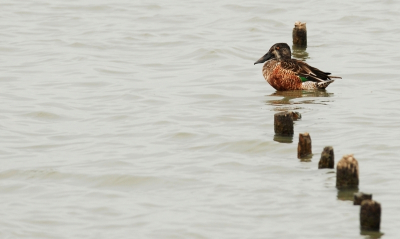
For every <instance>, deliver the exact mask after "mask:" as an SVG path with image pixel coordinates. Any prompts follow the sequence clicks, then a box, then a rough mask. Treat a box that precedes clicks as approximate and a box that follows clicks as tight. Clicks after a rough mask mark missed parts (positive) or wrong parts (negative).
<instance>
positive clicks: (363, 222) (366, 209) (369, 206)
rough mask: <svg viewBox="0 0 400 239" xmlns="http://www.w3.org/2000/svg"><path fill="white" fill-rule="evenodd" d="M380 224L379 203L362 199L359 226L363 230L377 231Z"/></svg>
mask: <svg viewBox="0 0 400 239" xmlns="http://www.w3.org/2000/svg"><path fill="white" fill-rule="evenodd" d="M380 224H381V204H379V203H378V202H375V201H373V200H364V201H362V203H361V209H360V226H361V229H363V230H371V231H379V228H380Z"/></svg>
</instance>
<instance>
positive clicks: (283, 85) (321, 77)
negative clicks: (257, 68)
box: [254, 43, 341, 91]
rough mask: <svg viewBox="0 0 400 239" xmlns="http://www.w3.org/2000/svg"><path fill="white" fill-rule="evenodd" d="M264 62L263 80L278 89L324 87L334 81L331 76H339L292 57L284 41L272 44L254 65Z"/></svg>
mask: <svg viewBox="0 0 400 239" xmlns="http://www.w3.org/2000/svg"><path fill="white" fill-rule="evenodd" d="M264 62H265V64H264V66H263V69H262V72H263V76H264V78H265V80H266V81H267V82H268V83H269V84H270V85H271V86H272V87H274V88H275V89H276V90H279V91H284V90H314V89H325V88H326V87H328V85H329V84H330V83H332V82H333V81H334V80H332V79H331V78H341V77H338V76H331V75H330V74H331V73H329V72H323V71H321V70H319V69H317V68H315V67H312V66H310V65H308V64H307V63H305V62H303V61H299V60H296V59H292V53H291V51H290V47H289V45H288V44H286V43H276V44H275V45H273V46H272V47H271V48H270V49H269V51H268V52H267V54H265V55H264V56H263V57H261V58H260V59H259V60H258V61H256V62H255V63H254V65H255V64H258V63H264Z"/></svg>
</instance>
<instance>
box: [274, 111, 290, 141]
mask: <svg viewBox="0 0 400 239" xmlns="http://www.w3.org/2000/svg"><path fill="white" fill-rule="evenodd" d="M274 130H275V134H278V135H287V136H291V135H293V114H292V112H289V111H285V112H280V113H276V114H275V115H274Z"/></svg>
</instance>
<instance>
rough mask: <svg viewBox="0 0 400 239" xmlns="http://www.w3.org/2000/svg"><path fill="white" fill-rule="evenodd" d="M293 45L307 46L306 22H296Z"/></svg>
mask: <svg viewBox="0 0 400 239" xmlns="http://www.w3.org/2000/svg"><path fill="white" fill-rule="evenodd" d="M292 36H293V45H294V46H303V47H305V46H307V27H306V23H305V22H295V23H294V28H293V34H292Z"/></svg>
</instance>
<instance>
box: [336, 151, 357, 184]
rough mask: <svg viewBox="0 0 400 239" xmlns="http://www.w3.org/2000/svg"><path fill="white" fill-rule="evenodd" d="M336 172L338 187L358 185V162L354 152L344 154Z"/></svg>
mask: <svg viewBox="0 0 400 239" xmlns="http://www.w3.org/2000/svg"><path fill="white" fill-rule="evenodd" d="M336 172H337V173H336V187H338V188H343V187H358V182H359V180H358V162H357V160H356V159H355V158H354V157H353V155H352V154H349V155H345V156H343V158H342V159H341V160H340V161H339V162H338V164H337V166H336Z"/></svg>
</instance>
